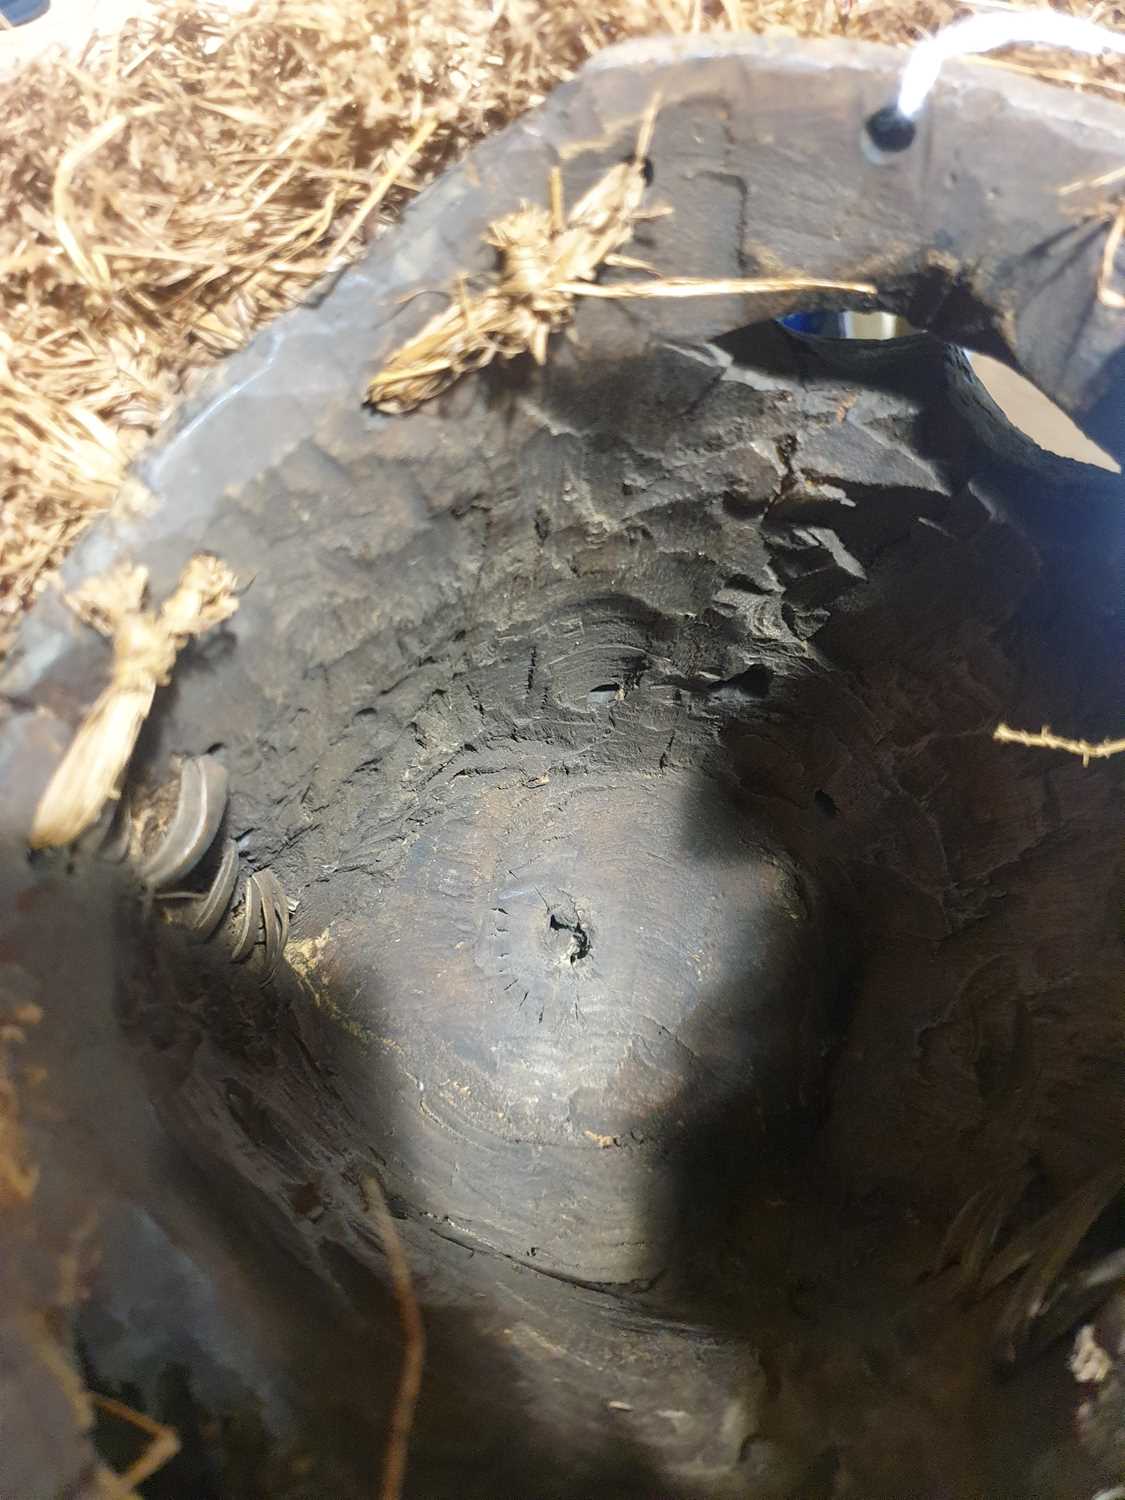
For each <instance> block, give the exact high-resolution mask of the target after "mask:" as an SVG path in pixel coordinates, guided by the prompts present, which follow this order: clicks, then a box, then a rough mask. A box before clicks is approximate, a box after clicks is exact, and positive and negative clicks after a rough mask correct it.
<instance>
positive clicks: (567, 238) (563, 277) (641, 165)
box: [367, 100, 876, 412]
mask: <svg viewBox="0 0 1125 1500" xmlns="http://www.w3.org/2000/svg"><path fill="white" fill-rule="evenodd" d="M658 104H659V101H658V100H654V102H653V103H652V105H651V106H650V107H649V109H648V111H647V113H646V115H645V118H644V121H643V123H642V125H641V128H640V133H639V134H638V136H637V142H636V146H635V147H634V150H633V155H632V157H631V159H629V160H627V161H623V162H619V163H618V164H617V165H616V166H613V167H610V169H609V171H608V172H606V173H605V175H604V176H603V177H601V178H599V179H598V181H597V182H596V183H595V184H594V186H593V187H592V188H590V189H589V191H588V192H586V193H584V194H583V196H582V197H581V198H579V200H578V202H577V203H576V204H575V205H574V207H573V208H572V209H571V211H570V213H569V215H568V214H567V213H566V212H565V209H564V206H563V190H562V177H561V174H560V173H559V170H558V168H557V167H556V168H554V169H553V170H552V172H551V177H550V184H549V196H550V207H549V208H541V207H537V206H535V205H531V204H526V203H525V204H524V205H523V207H522V208H520V209H519V210H518V211H517V212H516V213H513V214H508V215H506V216H505V217H504V218H502V219H497V220H496V221H495V222H494V223H493V224H492V225H491V226H490V227H489V231H488V235H487V236H486V238H487V242H488V243H489V244H490V245H493V246H495V247H496V249H497V250H498V251H499V254H500V269H499V271H498V273H497V275H496V276H495V277H494V279H493V281H492V284H491V285H490V286H489V287H488V288H487V289H486V290H485V291H484V292H482V293H480V294H477V295H474V296H470V295H469V293H468V292H467V290H466V287H465V283H464V280H462V282H461V284H460V285H459V287H458V290H457V295H456V296H455V297H454V298H453V299H452V303H451V306H450V307H449V308H448V309H447V310H446V311H445V312H441V313H438V314H437V315H436V316H435V317H433V318H431V319H430V321H429V322H428V323H427V324H426V326H425V328H423V329H422V331H421V333H419V334H416V335H415V337H414V338H412V339H409V340H408V341H407V342H406V343H405V344H403V345H402V346H401V348H399V349H397V350H396V351H395V353H394V354H393V355H392V356H391V358H390V360H389V361H388V362H387V364H386V365H385V366H384V367H383V369H382V370H380V372H379V373H378V375H376V376H375V378H374V380H372V381H371V383H370V385H369V386H368V389H367V399H368V400H369V401H370V402H371V404H372V405H373V406H379V407H382V408H383V409H384V410H386V411H392V412H403V411H410V410H411V408H412V407H415V406H418V405H419V403H420V402H422V401H426V400H428V399H429V398H430V397H432V396H436V395H438V394H439V392H441V391H443V390H444V389H445V388H446V387H447V386H448V385H450V384H451V383H452V382H453V381H454V380H456V379H457V378H458V376H460V375H463V374H465V373H466V372H467V371H469V370H480V369H483V367H484V366H485V365H487V364H490V363H491V361H492V360H493V359H497V358H500V359H511V358H513V357H514V356H515V355H518V354H530V355H531V357H532V358H533V359H534V360H535V362H536V364H540V365H541V364H543V363H544V362H545V361H546V358H547V344H548V340H549V338H550V336H551V334H552V333H555V332H557V331H558V330H559V329H560V328H564V327H566V326H567V324H569V322H570V320H571V318H572V317H573V316H574V299H575V298H576V297H594V296H597V297H612V298H636V297H697V296H703V297H714V296H722V295H735V294H741V295H746V296H750V295H760V294H762V293H767V292H774V293H793V292H805V291H826V290H830V291H844V292H852V293H856V294H858V295H862V296H874V295H875V292H876V288H875V287H874V286H872V285H871V284H870V283H869V282H856V281H824V280H816V279H809V278H807V277H799V276H798V277H772V278H759V279H756V280H755V279H739V278H736V279H731V280H725V281H718V280H703V279H695V278H691V277H684V276H681V277H670V278H662V277H659V276H657V275H656V274H655V273H654V274H653V279H652V280H651V281H640V282H617V283H610V284H609V285H604V286H602V285H594V277H595V276H596V275H597V274H598V272H599V271H600V270H601V268H602V266H632V267H633V268H634V269H637V270H642V271H647V270H650V269H651V268H650V267H648V266H646V265H645V264H644V263H643V262H642V261H637V260H633V259H631V258H630V257H628V256H623V255H620V254H618V251H619V250H620V249H621V247H622V246H623V245H624V244H626V243H627V242H628V241H629V240H630V239H631V238H632V234H633V228H634V226H635V225H636V224H638V223H640V222H641V220H642V219H646V218H654V217H657V216H660V215H662V214H663V213H666V212H669V210H666V209H659V208H657V209H648V210H646V209H644V208H643V207H642V203H643V201H644V196H645V189H646V186H647V174H646V171H645V162H646V158H647V156H648V151H649V146H650V145H651V143H652V134H653V130H654V128H655V125H656V114H657V108H658Z"/></svg>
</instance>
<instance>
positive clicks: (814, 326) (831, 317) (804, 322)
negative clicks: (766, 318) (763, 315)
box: [777, 312, 843, 339]
mask: <svg viewBox="0 0 1125 1500" xmlns="http://www.w3.org/2000/svg"><path fill="white" fill-rule="evenodd" d="M777 321H778V322H779V323H780V324H781V325H782V327H783V328H791V329H792V330H793V332H794V333H811V334H819V335H820V336H821V337H822V338H828V339H838V338H841V337H842V336H843V329H842V326H841V322H842V320H841V316H840V314H839V313H838V312H795V313H787V314H786V315H785V317H783V318H778V320H777Z"/></svg>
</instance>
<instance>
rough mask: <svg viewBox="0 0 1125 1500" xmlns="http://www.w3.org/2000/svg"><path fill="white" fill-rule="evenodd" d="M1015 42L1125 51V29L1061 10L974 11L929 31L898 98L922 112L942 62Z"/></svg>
mask: <svg viewBox="0 0 1125 1500" xmlns="http://www.w3.org/2000/svg"><path fill="white" fill-rule="evenodd" d="M1012 46H1025V47H1026V46H1036V47H1060V48H1062V49H1063V50H1064V51H1067V52H1085V53H1087V54H1088V55H1089V56H1090V57H1097V56H1099V55H1100V54H1101V53H1102V52H1120V53H1125V34H1122V33H1121V32H1120V31H1110V30H1109V28H1108V27H1106V26H1099V25H1097V24H1096V23H1095V22H1094V21H1086V20H1083V19H1082V17H1081V16H1067V15H1063V14H1062V12H1060V11H1057V10H1009V11H1000V12H996V13H995V14H989V15H980V16H969V17H968V18H967V19H966V20H964V21H955V22H954V23H953V25H952V26H947V27H946V28H945V30H944V31H939V32H937V33H936V34H935V35H934V36H929V37H927V38H926V39H925V41H922V42H919V43H918V45H917V46H916V47H915V48H914V51H913V52H912V53H911V54H910V60H909V61H908V63H907V64H906V67H905V69H904V70H903V74H902V82H901V84H900V85H899V90H898V100H897V101H896V102H897V108H898V112H899V114H901V115H904V116H905V117H906V118H907V119H908V120H913V119H915V118H917V116H918V114H919V112H920V110H921V109H922V106H923V105H924V104H925V102H926V100H927V98H928V97H929V93H930V90H931V89H932V88H933V86H934V84H935V83H936V82H937V81H938V75H939V73H940V72H941V70H942V66H943V65H944V64H945V63H947V62H948V61H949V60H950V59H951V58H954V57H966V56H968V55H969V54H971V53H974V52H995V51H996V50H997V48H998V47H1012Z"/></svg>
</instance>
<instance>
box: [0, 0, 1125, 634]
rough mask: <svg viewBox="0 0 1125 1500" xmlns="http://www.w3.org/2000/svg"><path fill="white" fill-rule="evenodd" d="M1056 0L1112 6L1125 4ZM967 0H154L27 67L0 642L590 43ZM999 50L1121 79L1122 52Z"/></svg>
mask: <svg viewBox="0 0 1125 1500" xmlns="http://www.w3.org/2000/svg"><path fill="white" fill-rule="evenodd" d="M56 3H58V0H56ZM1057 8H1059V9H1063V10H1069V11H1072V12H1074V13H1080V14H1085V15H1090V16H1093V17H1094V18H1095V19H1097V20H1099V21H1101V22H1103V23H1104V24H1107V25H1118V26H1125V4H1122V5H1111V4H1100V3H1095V4H1086V3H1081V0H1060V3H1059V5H1058V6H1057ZM965 12H966V6H964V5H957V4H953V3H949V0H257V3H252V4H250V5H249V6H248V7H246V8H243V9H239V10H235V11H232V10H231V9H229V8H228V7H225V6H221V5H218V4H215V3H206V0H205V3H203V4H198V3H195V0H161V3H158V4H156V5H153V6H150V7H149V8H147V9H146V10H145V11H144V12H143V14H141V15H140V16H137V17H134V18H133V19H130V20H128V21H126V22H125V24H124V26H123V28H122V29H121V30H119V31H116V32H114V33H113V34H112V35H109V36H107V37H106V38H103V39H95V40H94V42H92V43H91V44H90V45H89V46H88V47H87V49H86V50H85V52H84V53H83V54H82V55H81V56H79V57H72V56H67V55H65V54H62V53H59V52H55V53H53V54H51V55H46V56H43V57H40V58H38V59H36V60H32V61H30V62H27V63H25V64H24V65H23V66H22V67H20V69H19V70H18V71H17V72H16V73H15V75H14V76H13V77H12V78H10V79H9V80H8V81H7V82H5V83H4V84H3V85H0V139H2V140H3V142H4V149H3V152H2V153H0V273H2V274H0V443H2V445H3V455H4V468H3V471H2V472H0V652H2V651H3V649H4V647H5V646H6V645H7V644H9V643H10V640H11V635H12V631H13V629H14V627H15V625H16V623H17V621H18V618H19V615H20V613H21V612H22V611H23V610H24V609H25V608H26V607H27V605H28V603H29V602H30V601H31V599H32V598H33V597H34V595H35V593H36V592H37V590H38V589H40V588H41V587H42V586H43V585H44V583H45V582H46V580H47V579H48V578H49V577H50V574H51V571H52V570H53V569H54V568H55V567H57V565H58V563H59V562H60V561H61V560H62V558H63V557H64V556H65V554H66V552H67V550H68V549H69V548H70V547H71V546H72V545H73V543H74V541H75V539H76V538H77V536H78V535H79V534H80V532H81V531H82V529H83V528H84V527H85V526H86V525H87V524H88V523H89V522H90V521H91V520H92V519H93V518H94V517H95V516H96V515H98V514H99V513H100V512H102V511H103V510H105V509H106V508H107V507H108V506H109V505H110V504H111V503H112V501H113V498H114V495H115V494H116V492H117V489H118V486H119V485H120V482H121V480H122V477H123V475H124V473H125V470H126V468H127V466H128V465H129V463H130V461H131V460H132V459H133V457H134V456H135V455H136V453H137V452H138V450H139V448H140V447H141V445H142V444H143V443H144V442H145V441H146V439H147V438H148V437H149V436H150V435H151V434H152V432H153V431H154V430H155V429H156V427H157V426H158V425H159V423H160V422H161V421H162V420H163V418H164V417H165V415H166V414H167V412H168V410H169V408H170V407H171V405H172V404H173V403H174V402H175V401H176V400H177V398H178V397H180V396H181V395H182V394H183V393H184V392H185V391H186V390H187V389H189V388H190V387H191V385H192V382H193V381H194V380H195V379H196V378H197V376H198V373H199V372H200V371H201V370H202V369H204V368H205V367H206V366H208V365H210V364H211V363H213V362H214V361H215V360H216V359H218V358H220V357H221V356H222V355H224V354H225V353H227V352H229V351H230V350H232V349H235V348H237V347H239V346H240V345H241V344H243V343H244V342H245V341H246V340H247V339H248V338H249V337H250V336H251V335H252V334H253V333H254V331H255V330H256V329H257V328H259V327H260V326H261V325H262V324H263V323H265V322H266V321H268V320H269V319H270V318H272V317H273V316H274V315H275V314H277V313H278V312H280V311H282V310H283V309H285V308H287V307H290V306H292V305H293V304H294V303H296V302H298V301H300V299H301V297H302V296H303V295H304V294H305V292H306V291H307V289H308V288H309V286H310V285H311V284H312V283H313V282H314V281H315V280H316V279H317V278H318V277H319V276H320V275H322V274H323V273H324V272H325V271H326V270H328V269H330V268H331V267H332V266H334V265H337V264H339V263H340V262H341V261H342V260H344V259H346V258H348V257H350V256H352V255H354V254H355V253H357V252H358V250H359V249H360V248H361V246H362V243H363V240H364V236H365V234H369V233H371V232H372V231H373V230H377V229H378V227H379V226H380V225H383V224H386V223H389V222H391V221H393V219H394V218H395V216H396V215H397V214H398V213H399V212H400V211H401V209H402V207H403V205H404V204H405V203H407V202H408V201H409V199H410V197H411V195H412V194H413V193H415V192H417V191H418V189H419V188H420V187H421V186H423V185H424V183H426V182H427V181H428V180H429V179H430V178H432V177H433V176H434V175H435V173H437V172H438V171H440V170H441V169H442V168H443V167H444V166H446V165H447V164H448V163H449V162H451V161H453V160H455V159H456V158H457V157H459V156H460V155H461V154H463V152H464V151H465V150H466V149H467V148H468V147H469V146H471V145H472V144H473V142H474V141H476V140H478V139H479V138H480V137H482V136H484V135H486V134H488V133H489V132H490V131H492V130H495V129H497V128H499V127H500V126H502V125H504V124H506V123H507V122H508V121H509V120H511V119H512V118H513V117H514V116H515V115H518V114H519V113H521V112H522V111H523V110H526V109H529V108H531V107H532V106H534V105H535V104H537V103H538V102H539V101H540V100H541V99H542V98H543V96H544V94H545V93H547V92H548V91H549V90H550V89H551V88H552V87H554V85H555V84H557V83H558V82H560V81H561V80H562V79H564V78H566V77H568V76H569V75H570V74H571V73H573V72H574V70H575V69H576V68H578V67H579V66H580V65H581V64H582V63H583V62H584V61H585V59H586V58H587V57H589V56H590V55H591V54H593V53H594V52H596V51H598V50H600V49H601V48H603V47H605V46H608V45H610V44H612V43H614V42H617V41H620V40H623V39H624V38H626V37H632V36H638V35H645V34H649V35H651V34H654V33H658V32H679V33H690V32H693V31H720V32H721V31H730V30H746V31H759V32H761V31H767V30H770V29H779V30H784V31H787V32H790V33H794V32H795V33H798V34H801V35H808V36H823V35H835V36H840V35H843V36H848V37H854V38H860V39H868V40H879V41H889V42H897V43H903V44H908V43H910V42H912V41H914V40H916V39H917V38H918V37H919V36H920V35H922V34H923V33H924V32H926V31H929V30H932V29H934V28H936V27H937V26H940V25H943V24H947V23H948V22H949V21H950V20H953V19H955V18H956V17H957V16H958V15H961V14H964V13H965ZM29 30H30V28H29ZM15 35H17V36H18V35H19V34H18V33H17V34H15ZM4 40H5V39H4V38H3V37H0V44H2V43H3V42H4ZM0 61H2V52H0ZM1005 64H1006V65H1008V66H1015V67H1020V68H1030V69H1031V70H1033V71H1035V72H1037V73H1039V74H1040V75H1042V76H1044V77H1047V78H1049V79H1052V80H1054V81H1056V82H1058V83H1060V84H1064V85H1068V86H1076V87H1093V88H1096V89H1099V90H1100V91H1102V92H1106V93H1110V94H1112V95H1115V96H1118V97H1120V96H1122V95H1125V59H1122V58H1112V59H1107V60H1106V61H1104V62H1102V61H1098V60H1090V59H1081V60H1076V59H1074V58H1072V57H1070V56H1069V55H1068V56H1063V57H1058V58H1056V57H1052V56H1049V55H1045V54H1043V53H1041V52H1040V53H1035V54H1032V55H1028V56H1020V55H1014V56H1011V57H1008V58H1006V59H1005Z"/></svg>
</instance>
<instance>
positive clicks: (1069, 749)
mask: <svg viewBox="0 0 1125 1500" xmlns="http://www.w3.org/2000/svg"><path fill="white" fill-rule="evenodd" d="M992 738H993V739H994V740H999V741H1000V742H1001V743H1002V744H1005V745H1027V746H1029V747H1030V748H1031V749H1033V750H1064V751H1065V752H1066V753H1067V754H1068V755H1077V756H1078V757H1079V759H1080V760H1081V761H1082V764H1083V765H1084V766H1088V765H1089V764H1090V762H1091V761H1092V760H1109V758H1110V756H1113V755H1121V754H1122V753H1123V752H1125V739H1123V740H1101V741H1099V742H1098V743H1097V744H1092V743H1091V742H1090V741H1089V740H1071V739H1067V738H1066V737H1065V736H1063V735H1058V734H1053V733H1052V731H1051V730H1050V729H1048V728H1047V726H1046V725H1044V726H1043V728H1042V729H1040V730H1038V731H1037V732H1035V733H1033V732H1031V731H1030V730H1027V729H1011V728H1010V727H1009V726H1008V725H1007V724H1000V725H998V726H997V727H996V729H995V730H994V731H993V735H992Z"/></svg>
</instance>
